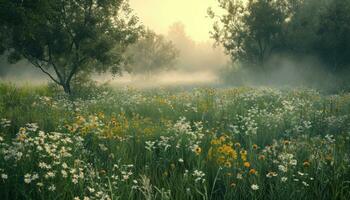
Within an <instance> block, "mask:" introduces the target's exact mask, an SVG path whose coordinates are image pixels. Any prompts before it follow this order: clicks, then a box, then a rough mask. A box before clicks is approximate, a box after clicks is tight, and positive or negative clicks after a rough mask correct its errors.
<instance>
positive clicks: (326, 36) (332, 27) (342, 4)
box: [314, 0, 350, 72]
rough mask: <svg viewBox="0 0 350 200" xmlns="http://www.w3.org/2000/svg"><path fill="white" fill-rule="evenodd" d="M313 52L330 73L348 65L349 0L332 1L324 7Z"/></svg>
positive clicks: (349, 48) (349, 43)
mask: <svg viewBox="0 0 350 200" xmlns="http://www.w3.org/2000/svg"><path fill="white" fill-rule="evenodd" d="M315 35H316V36H317V37H316V38H317V40H316V41H315V44H314V50H315V52H317V54H318V56H319V58H320V59H321V60H323V61H324V62H325V63H326V64H327V65H328V66H329V68H330V69H331V71H332V72H341V71H342V70H343V69H344V68H345V67H349V65H350V0H332V1H331V2H330V3H328V4H326V5H325V6H324V11H323V12H322V13H321V15H320V20H319V26H318V28H317V30H316V34H315Z"/></svg>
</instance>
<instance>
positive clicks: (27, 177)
mask: <svg viewBox="0 0 350 200" xmlns="http://www.w3.org/2000/svg"><path fill="white" fill-rule="evenodd" d="M30 177H31V176H30V174H25V175H24V182H25V183H27V184H29V183H30V182H32V179H31V178H30Z"/></svg>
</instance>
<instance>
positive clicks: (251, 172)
mask: <svg viewBox="0 0 350 200" xmlns="http://www.w3.org/2000/svg"><path fill="white" fill-rule="evenodd" d="M256 173H257V171H256V170H255V169H250V170H249V174H251V175H253V174H256Z"/></svg>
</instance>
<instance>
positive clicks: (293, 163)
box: [289, 159, 298, 166]
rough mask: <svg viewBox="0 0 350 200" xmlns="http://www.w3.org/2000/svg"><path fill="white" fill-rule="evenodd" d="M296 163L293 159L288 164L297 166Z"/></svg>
mask: <svg viewBox="0 0 350 200" xmlns="http://www.w3.org/2000/svg"><path fill="white" fill-rule="evenodd" d="M297 163H298V161H297V160H295V159H293V160H291V161H290V162H289V164H291V165H294V166H295V165H297Z"/></svg>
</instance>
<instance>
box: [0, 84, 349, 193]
mask: <svg viewBox="0 0 350 200" xmlns="http://www.w3.org/2000/svg"><path fill="white" fill-rule="evenodd" d="M349 114H350V94H339V95H331V96H329V95H322V94H320V93H319V92H317V91H314V90H308V89H295V90H276V89H270V88H260V89H254V88H232V89H211V88H198V89H192V90H168V89H157V90H143V91H140V90H136V89H133V88H125V89H118V90H115V89H110V88H103V89H100V90H99V89H98V88H97V89H94V90H83V89H82V90H80V93H76V95H75V97H74V99H72V98H67V97H65V95H62V94H61V93H60V91H58V90H56V89H54V88H52V87H46V86H42V87H30V86H27V87H15V86H14V85H8V84H1V85H0V116H1V117H0V118H2V119H1V122H0V127H1V128H0V136H1V138H0V174H1V178H0V196H1V197H3V198H2V199H74V198H75V199H316V198H319V199H348V198H350V190H349V187H350V182H349V181H350V157H349V155H350V126H349V124H350V116H349ZM21 127H22V128H21Z"/></svg>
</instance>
